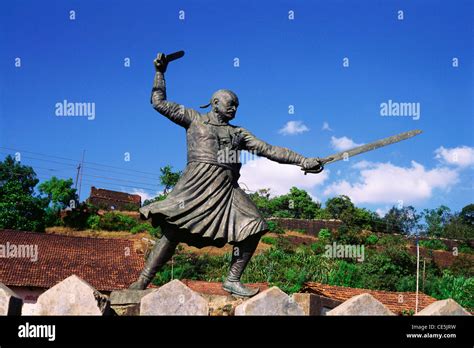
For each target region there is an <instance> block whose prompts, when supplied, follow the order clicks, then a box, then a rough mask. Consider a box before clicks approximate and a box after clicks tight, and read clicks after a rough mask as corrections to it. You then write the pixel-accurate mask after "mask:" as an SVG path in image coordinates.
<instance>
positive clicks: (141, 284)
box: [129, 235, 178, 290]
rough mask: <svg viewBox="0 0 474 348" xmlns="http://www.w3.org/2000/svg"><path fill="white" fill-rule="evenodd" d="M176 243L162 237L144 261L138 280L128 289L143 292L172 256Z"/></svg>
mask: <svg viewBox="0 0 474 348" xmlns="http://www.w3.org/2000/svg"><path fill="white" fill-rule="evenodd" d="M177 245H178V243H175V242H172V241H170V240H169V239H168V238H166V237H165V236H164V235H163V236H162V237H161V238H160V241H159V242H157V243H156V244H155V246H154V247H153V249H152V251H151V252H150V255H148V258H147V260H146V264H145V267H144V268H143V271H142V272H141V274H140V276H139V277H138V280H137V281H136V282H135V283H133V284H132V285H130V287H129V289H133V290H144V289H146V287H147V286H148V284H150V282H151V281H152V279H153V277H154V276H155V275H156V272H158V270H159V269H160V268H161V267H163V266H164V265H165V264H166V262H168V261H169V260H170V259H171V257H172V256H173V254H174V251H175V249H176V246H177Z"/></svg>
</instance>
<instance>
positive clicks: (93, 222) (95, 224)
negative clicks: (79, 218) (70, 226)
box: [86, 215, 100, 230]
mask: <svg viewBox="0 0 474 348" xmlns="http://www.w3.org/2000/svg"><path fill="white" fill-rule="evenodd" d="M99 222H100V216H99V215H90V216H89V217H88V218H87V222H86V224H87V227H88V228H90V229H92V230H98V229H99Z"/></svg>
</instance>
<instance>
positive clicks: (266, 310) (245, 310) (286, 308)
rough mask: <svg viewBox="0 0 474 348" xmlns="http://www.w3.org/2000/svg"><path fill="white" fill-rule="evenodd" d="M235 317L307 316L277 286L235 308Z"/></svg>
mask: <svg viewBox="0 0 474 348" xmlns="http://www.w3.org/2000/svg"><path fill="white" fill-rule="evenodd" d="M235 315H305V313H304V311H303V309H302V308H301V306H300V305H299V304H298V303H297V302H296V301H294V300H293V298H292V297H289V296H288V295H287V294H285V293H284V292H283V291H281V290H280V289H279V288H277V287H276V286H274V287H272V288H270V289H267V290H265V291H263V292H262V293H260V294H258V295H256V296H254V297H252V298H250V299H248V300H247V301H245V302H244V303H242V304H240V305H238V306H237V307H236V308H235Z"/></svg>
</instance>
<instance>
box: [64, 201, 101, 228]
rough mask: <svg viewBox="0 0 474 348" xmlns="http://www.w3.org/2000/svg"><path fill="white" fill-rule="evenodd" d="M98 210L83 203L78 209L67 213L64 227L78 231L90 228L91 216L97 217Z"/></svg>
mask: <svg viewBox="0 0 474 348" xmlns="http://www.w3.org/2000/svg"><path fill="white" fill-rule="evenodd" d="M97 210H98V209H97V208H96V207H95V206H93V205H91V204H87V203H81V204H79V206H78V207H77V208H75V209H72V210H70V211H68V212H67V213H66V216H65V217H64V218H63V222H64V225H66V226H68V227H71V228H75V229H78V230H83V229H85V228H88V224H87V220H88V219H89V217H90V216H93V215H96V214H97Z"/></svg>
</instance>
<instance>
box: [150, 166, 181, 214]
mask: <svg viewBox="0 0 474 348" xmlns="http://www.w3.org/2000/svg"><path fill="white" fill-rule="evenodd" d="M160 172H161V175H160V184H161V185H162V186H164V189H163V193H160V194H159V195H158V196H156V197H155V198H152V199H146V200H145V201H144V202H143V205H144V206H145V205H148V204H151V203H153V202H157V201H162V200H164V199H165V198H166V196H167V195H168V193H169V191H171V190H172V189H173V187H175V185H176V183H177V182H178V180H179V179H180V178H181V175H183V172H181V171H177V172H174V171H173V167H172V166H170V165H167V166H164V167H162V168H160Z"/></svg>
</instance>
